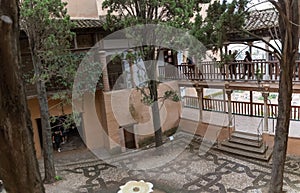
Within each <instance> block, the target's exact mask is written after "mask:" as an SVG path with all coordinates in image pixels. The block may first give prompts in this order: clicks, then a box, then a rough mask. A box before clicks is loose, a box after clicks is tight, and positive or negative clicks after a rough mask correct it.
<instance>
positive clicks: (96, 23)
mask: <svg viewBox="0 0 300 193" xmlns="http://www.w3.org/2000/svg"><path fill="white" fill-rule="evenodd" d="M72 21H73V22H74V23H75V25H76V27H75V29H87V28H100V27H102V26H103V21H102V20H100V19H95V20H93V19H72Z"/></svg>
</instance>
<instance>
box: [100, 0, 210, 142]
mask: <svg viewBox="0 0 300 193" xmlns="http://www.w3.org/2000/svg"><path fill="white" fill-rule="evenodd" d="M204 2H209V1H207V0H178V1H172V0H164V1H159V0H133V1H132V0H124V1H115V0H104V2H103V8H104V9H107V16H106V25H105V27H106V28H107V29H110V30H115V29H120V28H126V27H132V26H136V25H141V24H161V25H167V26H172V27H176V28H183V29H191V28H192V26H193V21H192V18H194V17H198V16H199V15H200V11H201V4H200V3H204ZM127 35H129V34H127ZM131 35H132V36H135V37H136V38H138V37H139V34H137V33H136V34H131ZM143 35H144V37H148V38H149V39H150V41H151V39H152V38H153V39H155V37H153V36H154V35H153V33H152V32H151V31H148V34H143ZM163 35H164V33H161V36H163ZM143 43H144V42H143ZM145 45H146V46H145ZM155 49H156V46H155V45H151V44H144V45H143V46H140V47H137V48H136V51H137V52H138V53H139V55H140V56H141V57H142V59H143V60H144V61H153V62H149V63H148V64H147V67H146V68H147V74H148V77H151V80H149V81H148V82H147V85H146V87H147V89H149V94H148V93H147V94H146V93H144V97H146V98H144V99H143V100H144V101H148V102H149V101H151V104H152V106H151V107H152V116H153V125H154V130H155V142H156V146H157V147H158V146H161V145H162V130H161V126H160V116H159V107H158V103H157V101H158V99H159V97H158V94H157V93H158V92H157V89H158V85H159V83H160V82H159V81H158V79H157V75H155V74H153V73H154V72H156V67H157V64H156V63H155V59H156V58H155Z"/></svg>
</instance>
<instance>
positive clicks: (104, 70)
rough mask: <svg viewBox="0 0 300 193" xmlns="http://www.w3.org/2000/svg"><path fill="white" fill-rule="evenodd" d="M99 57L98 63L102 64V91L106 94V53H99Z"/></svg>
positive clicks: (108, 88)
mask: <svg viewBox="0 0 300 193" xmlns="http://www.w3.org/2000/svg"><path fill="white" fill-rule="evenodd" d="M99 55H100V63H101V64H102V66H103V68H102V79H103V91H104V92H107V91H110V87H109V79H108V72H107V64H106V52H105V51H99Z"/></svg>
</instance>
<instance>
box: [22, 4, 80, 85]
mask: <svg viewBox="0 0 300 193" xmlns="http://www.w3.org/2000/svg"><path fill="white" fill-rule="evenodd" d="M65 6H66V3H65V2H62V1H61V0H24V1H22V3H21V5H20V15H21V26H22V28H23V29H24V31H25V32H26V35H27V36H28V40H29V44H30V51H31V54H32V58H33V65H34V70H35V75H34V77H33V78H32V81H33V82H35V81H37V80H43V81H46V82H47V81H50V80H51V78H53V77H56V75H57V73H58V72H62V71H63V72H64V73H62V74H60V75H58V76H62V75H65V74H66V73H65V72H68V68H69V66H68V65H66V64H70V63H72V58H71V56H70V55H69V51H68V49H69V48H70V40H72V38H73V35H74V34H73V32H71V28H72V27H74V24H73V23H72V22H71V20H70V16H69V15H67V10H66V8H65ZM65 66H68V67H66V69H63V68H64V67H65ZM66 75H68V73H67V74H66Z"/></svg>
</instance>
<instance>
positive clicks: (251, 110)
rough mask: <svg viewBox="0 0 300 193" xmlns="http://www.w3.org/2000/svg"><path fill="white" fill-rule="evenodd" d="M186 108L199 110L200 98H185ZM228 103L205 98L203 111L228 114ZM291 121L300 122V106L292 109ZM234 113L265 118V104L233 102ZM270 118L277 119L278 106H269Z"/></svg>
mask: <svg viewBox="0 0 300 193" xmlns="http://www.w3.org/2000/svg"><path fill="white" fill-rule="evenodd" d="M183 105H184V107H188V108H197V109H198V108H199V104H198V98H197V97H192V96H185V97H184V98H183ZM227 105H228V103H227V101H224V100H221V99H208V98H203V110H206V111H216V112H223V113H228V107H227ZM291 108H292V109H291V116H290V119H291V120H297V121H300V106H292V107H291ZM231 109H232V113H233V114H236V115H246V116H255V117H263V116H264V104H263V103H254V102H252V103H250V102H241V101H231ZM268 110H269V118H276V117H277V115H278V105H277V104H268Z"/></svg>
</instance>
